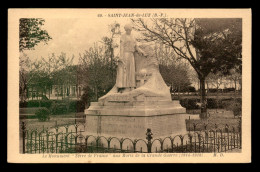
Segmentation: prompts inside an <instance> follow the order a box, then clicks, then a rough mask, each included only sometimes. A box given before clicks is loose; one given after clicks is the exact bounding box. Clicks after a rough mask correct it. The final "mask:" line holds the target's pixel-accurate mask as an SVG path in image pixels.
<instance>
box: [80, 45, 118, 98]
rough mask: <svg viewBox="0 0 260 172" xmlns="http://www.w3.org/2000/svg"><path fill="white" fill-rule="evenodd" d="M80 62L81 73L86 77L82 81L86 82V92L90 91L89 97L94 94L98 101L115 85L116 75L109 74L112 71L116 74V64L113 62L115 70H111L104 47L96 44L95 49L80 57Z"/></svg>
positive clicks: (92, 48) (90, 49)
mask: <svg viewBox="0 0 260 172" xmlns="http://www.w3.org/2000/svg"><path fill="white" fill-rule="evenodd" d="M80 61H81V63H80V70H81V72H80V73H81V74H82V75H83V76H84V77H82V80H83V81H84V87H85V90H86V89H88V93H91V94H88V96H90V95H91V96H92V95H93V94H92V93H94V100H95V101H97V100H98V98H99V97H101V96H103V95H105V94H106V93H107V92H108V91H109V90H110V89H111V88H112V87H113V85H114V84H115V80H116V78H115V75H113V76H112V75H109V73H110V72H111V70H112V71H113V72H114V73H115V72H116V65H115V63H116V62H115V61H113V68H112V69H111V62H110V61H109V58H108V57H106V56H105V55H104V51H103V47H101V46H97V45H96V44H95V45H94V47H91V48H89V50H88V51H86V52H85V53H84V54H83V56H80ZM84 96H85V97H86V96H87V95H84ZM88 96H87V97H88Z"/></svg>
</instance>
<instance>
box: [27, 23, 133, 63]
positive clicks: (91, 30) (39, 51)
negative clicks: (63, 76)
mask: <svg viewBox="0 0 260 172" xmlns="http://www.w3.org/2000/svg"><path fill="white" fill-rule="evenodd" d="M114 22H118V23H119V24H120V25H121V32H122V33H124V29H123V27H124V25H125V24H127V23H130V22H131V21H130V19H117V20H115V19H110V20H109V19H107V18H106V19H97V20H95V21H93V20H88V19H87V18H75V19H72V18H64V19H62V18H60V19H56V18H45V24H44V26H42V29H45V30H47V32H48V33H49V35H50V36H51V37H52V39H51V40H50V41H48V42H47V44H44V43H39V44H38V45H36V46H35V48H34V50H26V51H24V53H25V54H27V55H28V57H29V58H30V59H31V60H36V59H40V58H41V57H43V58H48V55H51V54H52V53H55V54H56V55H59V54H61V52H64V53H66V55H67V57H72V55H73V54H74V55H75V59H74V63H77V62H78V57H79V53H81V54H82V53H84V52H85V50H88V49H89V48H90V47H91V46H93V44H94V42H99V41H101V39H102V37H104V36H109V35H110V32H109V27H108V25H109V24H112V23H114ZM132 33H133V35H135V32H134V31H133V32H132ZM100 44H101V43H100Z"/></svg>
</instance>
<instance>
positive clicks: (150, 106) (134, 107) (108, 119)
mask: <svg viewBox="0 0 260 172" xmlns="http://www.w3.org/2000/svg"><path fill="white" fill-rule="evenodd" d="M115 100H116V101H105V102H102V101H100V102H92V103H91V106H90V107H89V109H86V110H85V114H86V131H87V132H88V133H90V134H94V135H103V136H108V137H110V136H111V137H113V136H114V137H124V138H125V137H128V138H145V132H146V129H147V128H151V129H152V132H153V133H154V137H163V136H169V135H177V134H183V133H185V131H186V126H185V119H187V115H186V114H185V113H186V109H185V108H183V107H182V106H181V105H180V104H179V101H127V100H125V101H123V100H121V101H120V100H118V99H115Z"/></svg>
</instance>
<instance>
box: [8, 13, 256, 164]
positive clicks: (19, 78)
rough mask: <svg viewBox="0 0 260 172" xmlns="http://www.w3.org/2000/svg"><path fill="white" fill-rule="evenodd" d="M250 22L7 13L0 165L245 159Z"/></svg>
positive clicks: (245, 17) (232, 17)
mask: <svg viewBox="0 0 260 172" xmlns="http://www.w3.org/2000/svg"><path fill="white" fill-rule="evenodd" d="M251 19H252V17H251V9H138V8H136V9H89V8H86V9H34V8H32V9H9V10H8V147H7V149H8V162H15V163H101V162H102V163H250V162H251V26H252V23H251ZM242 86H243V87H242Z"/></svg>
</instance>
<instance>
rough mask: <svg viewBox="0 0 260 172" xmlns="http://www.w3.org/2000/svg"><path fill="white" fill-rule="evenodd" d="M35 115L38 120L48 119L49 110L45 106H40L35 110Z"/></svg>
mask: <svg viewBox="0 0 260 172" xmlns="http://www.w3.org/2000/svg"><path fill="white" fill-rule="evenodd" d="M35 116H36V118H37V119H38V120H39V121H46V120H50V111H49V110H48V109H47V108H45V107H44V108H40V109H38V110H37V111H36V112H35Z"/></svg>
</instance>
